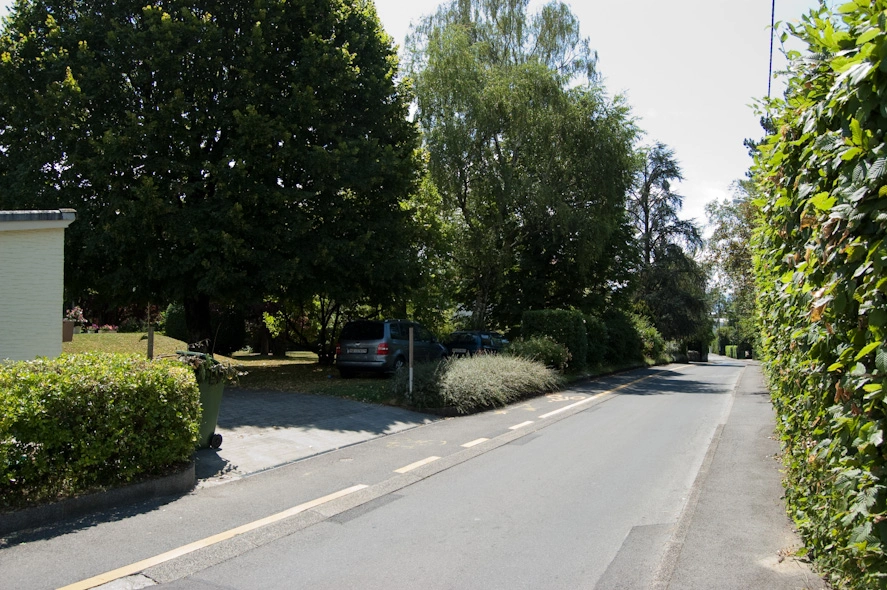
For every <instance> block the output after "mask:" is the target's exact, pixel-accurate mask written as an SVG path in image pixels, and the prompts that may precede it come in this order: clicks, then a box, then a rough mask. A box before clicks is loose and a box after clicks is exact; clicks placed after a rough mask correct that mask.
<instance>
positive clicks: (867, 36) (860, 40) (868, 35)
mask: <svg viewBox="0 0 887 590" xmlns="http://www.w3.org/2000/svg"><path fill="white" fill-rule="evenodd" d="M879 34H881V31H880V30H879V29H878V28H876V27H872V28H871V29H869V30H868V31H866V32H865V33H863V34H862V35H860V36H859V37H857V39H856V45H857V47H858V46H860V45H864V44H865V43H868V42H869V41H871V40H872V39H874V38H875V37H877V36H878V35H879Z"/></svg>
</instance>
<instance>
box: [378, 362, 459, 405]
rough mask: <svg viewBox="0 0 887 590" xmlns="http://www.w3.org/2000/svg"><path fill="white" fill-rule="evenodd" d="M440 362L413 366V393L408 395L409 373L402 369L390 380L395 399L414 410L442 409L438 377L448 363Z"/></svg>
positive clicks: (407, 370) (404, 368) (406, 369)
mask: <svg viewBox="0 0 887 590" xmlns="http://www.w3.org/2000/svg"><path fill="white" fill-rule="evenodd" d="M452 362H454V361H452V360H449V361H440V362H433V363H416V364H415V365H414V366H413V393H412V394H410V385H409V384H410V371H409V369H408V368H406V367H403V368H402V369H400V370H399V371H397V372H396V373H395V374H394V377H392V378H391V388H392V392H393V394H394V396H395V397H397V398H399V399H402V400H404V401H405V402H406V403H407V404H409V405H410V406H413V407H414V408H442V407H444V405H445V404H444V403H443V398H442V397H441V393H440V376H441V374H443V372H444V371H445V370H446V368H447V367H448V366H449V364H450V363H452Z"/></svg>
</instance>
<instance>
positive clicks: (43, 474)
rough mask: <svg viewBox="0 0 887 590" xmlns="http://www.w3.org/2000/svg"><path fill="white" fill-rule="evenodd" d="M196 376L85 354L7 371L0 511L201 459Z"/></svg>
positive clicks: (1, 415)
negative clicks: (197, 452)
mask: <svg viewBox="0 0 887 590" xmlns="http://www.w3.org/2000/svg"><path fill="white" fill-rule="evenodd" d="M199 400H200V398H199V394H198V389H197V384H196V382H195V379H194V372H193V370H192V369H191V368H189V367H188V366H187V365H184V364H182V363H180V362H177V361H175V360H158V361H148V360H145V359H143V358H140V357H137V356H129V355H121V354H99V353H85V354H75V355H63V356H61V357H59V358H58V359H53V360H48V359H38V360H36V361H30V362H16V363H7V364H0V510H7V509H11V508H18V507H21V506H25V505H29V504H34V503H39V502H46V501H53V500H57V499H60V498H63V497H67V496H73V495H77V494H80V493H83V492H86V491H90V490H95V489H102V488H106V487H111V486H115V485H120V484H125V483H128V482H131V481H134V480H137V479H139V478H141V477H147V476H151V475H156V474H160V473H164V472H165V471H167V470H168V469H169V468H171V467H172V466H175V465H177V464H180V463H182V462H184V461H187V460H188V459H189V458H190V456H191V454H192V452H193V451H194V445H195V441H196V440H197V428H198V421H199V418H200V401H199Z"/></svg>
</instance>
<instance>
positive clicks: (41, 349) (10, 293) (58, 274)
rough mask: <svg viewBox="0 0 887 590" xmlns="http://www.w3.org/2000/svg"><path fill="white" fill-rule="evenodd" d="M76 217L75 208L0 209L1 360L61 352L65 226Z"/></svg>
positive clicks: (31, 357)
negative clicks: (51, 209)
mask: <svg viewBox="0 0 887 590" xmlns="http://www.w3.org/2000/svg"><path fill="white" fill-rule="evenodd" d="M37 213H41V214H44V215H35V214H37ZM45 213H55V214H56V215H55V216H56V217H58V219H45V218H46V217H52V216H51V215H45ZM29 214H30V215H29ZM36 217H44V219H35V218H36ZM65 217H67V219H66V218H65ZM73 219H74V213H73V211H72V212H70V213H68V214H65V213H63V212H59V211H56V212H0V360H2V359H12V360H31V359H34V358H36V357H38V356H46V357H56V356H58V355H59V354H61V352H62V316H63V314H64V308H63V297H64V256H65V254H64V252H65V248H64V239H65V227H67V226H68V225H69V224H70V223H71V221H73Z"/></svg>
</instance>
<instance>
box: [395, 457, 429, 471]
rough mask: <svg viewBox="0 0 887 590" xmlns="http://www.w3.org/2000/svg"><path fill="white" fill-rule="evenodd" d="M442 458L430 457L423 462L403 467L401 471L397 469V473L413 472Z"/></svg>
mask: <svg viewBox="0 0 887 590" xmlns="http://www.w3.org/2000/svg"><path fill="white" fill-rule="evenodd" d="M438 459H440V457H428V458H427V459H422V460H421V461H416V462H415V463H410V464H409V465H407V466H406V467H401V468H400V469H395V470H394V472H395V473H406V472H407V471H412V470H413V469H416V468H417V467H422V466H423V465H428V464H429V463H432V462H434V461H437V460H438Z"/></svg>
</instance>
